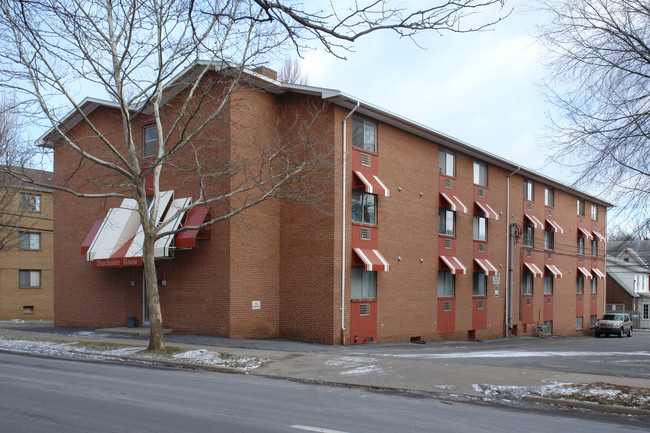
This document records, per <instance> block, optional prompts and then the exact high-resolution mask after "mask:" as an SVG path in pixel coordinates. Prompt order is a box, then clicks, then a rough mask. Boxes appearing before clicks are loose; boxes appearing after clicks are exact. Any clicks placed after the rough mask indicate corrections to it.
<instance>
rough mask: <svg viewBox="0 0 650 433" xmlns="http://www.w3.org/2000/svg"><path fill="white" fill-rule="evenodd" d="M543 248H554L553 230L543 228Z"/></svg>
mask: <svg viewBox="0 0 650 433" xmlns="http://www.w3.org/2000/svg"><path fill="white" fill-rule="evenodd" d="M544 249H545V250H551V251H552V250H554V249H555V232H554V231H553V230H544Z"/></svg>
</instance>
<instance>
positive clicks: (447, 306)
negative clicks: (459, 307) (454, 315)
mask: <svg viewBox="0 0 650 433" xmlns="http://www.w3.org/2000/svg"><path fill="white" fill-rule="evenodd" d="M442 309H443V311H451V302H450V301H445V302H443V303H442Z"/></svg>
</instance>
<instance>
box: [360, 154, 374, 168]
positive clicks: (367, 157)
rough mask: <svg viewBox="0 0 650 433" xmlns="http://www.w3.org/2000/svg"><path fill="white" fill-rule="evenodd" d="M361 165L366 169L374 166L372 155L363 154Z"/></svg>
mask: <svg viewBox="0 0 650 433" xmlns="http://www.w3.org/2000/svg"><path fill="white" fill-rule="evenodd" d="M361 165H363V166H364V167H371V166H372V157H371V156H370V155H366V154H365V153H362V154H361Z"/></svg>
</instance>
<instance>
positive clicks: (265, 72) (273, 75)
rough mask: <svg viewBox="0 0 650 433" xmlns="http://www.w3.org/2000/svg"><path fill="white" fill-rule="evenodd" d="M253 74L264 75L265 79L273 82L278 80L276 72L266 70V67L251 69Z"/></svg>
mask: <svg viewBox="0 0 650 433" xmlns="http://www.w3.org/2000/svg"><path fill="white" fill-rule="evenodd" d="M253 72H257V73H258V74H261V75H264V76H265V77H269V78H271V79H273V80H277V79H278V73H277V71H274V70H273V69H270V68H267V67H266V66H258V67H257V68H255V69H253Z"/></svg>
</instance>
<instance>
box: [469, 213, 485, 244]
mask: <svg viewBox="0 0 650 433" xmlns="http://www.w3.org/2000/svg"><path fill="white" fill-rule="evenodd" d="M472 226H473V230H472V231H473V236H474V240H476V241H487V218H485V217H482V216H479V215H475V216H474V222H473V224H472Z"/></svg>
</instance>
